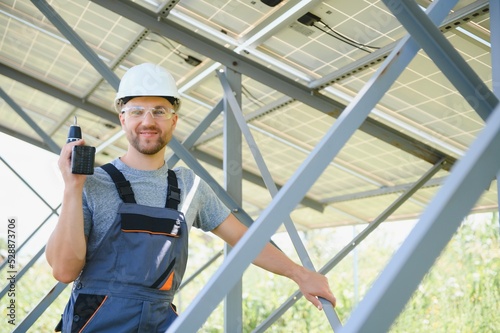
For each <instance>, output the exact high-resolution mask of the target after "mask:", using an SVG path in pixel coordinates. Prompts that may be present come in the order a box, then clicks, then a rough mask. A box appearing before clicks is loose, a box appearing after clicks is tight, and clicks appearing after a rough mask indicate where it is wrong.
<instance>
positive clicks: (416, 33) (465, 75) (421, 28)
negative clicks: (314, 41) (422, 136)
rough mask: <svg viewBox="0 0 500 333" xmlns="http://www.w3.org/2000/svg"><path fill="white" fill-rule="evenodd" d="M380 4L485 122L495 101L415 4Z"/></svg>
mask: <svg viewBox="0 0 500 333" xmlns="http://www.w3.org/2000/svg"><path fill="white" fill-rule="evenodd" d="M383 1H384V3H385V4H386V6H387V7H388V8H389V9H390V10H391V11H392V13H393V14H394V15H395V16H396V17H397V18H398V20H399V21H400V23H401V24H402V25H403V26H404V27H405V28H406V30H407V31H408V32H409V33H410V34H411V36H412V38H415V40H416V41H417V42H418V43H419V45H420V46H421V47H422V49H423V50H424V51H425V52H426V53H427V55H428V56H429V57H430V58H431V60H432V61H433V62H434V63H435V64H436V65H437V66H438V67H439V69H441V71H442V72H443V74H444V75H445V76H446V77H447V78H448V80H449V81H450V82H451V83H452V84H453V85H454V86H455V88H457V90H458V91H459V92H460V93H461V94H462V96H464V98H465V99H466V100H467V102H469V104H470V105H471V106H472V108H473V109H475V110H476V112H477V113H478V114H479V116H480V117H481V118H482V119H483V120H486V119H487V118H488V115H489V114H490V113H491V111H492V110H493V108H495V106H496V105H497V104H498V99H497V98H496V96H495V95H494V94H493V93H492V92H491V91H490V89H489V88H488V87H487V86H486V84H485V83H484V82H483V80H481V78H480V77H479V76H478V75H477V74H476V72H475V71H474V70H473V69H472V68H471V67H470V66H469V64H467V62H466V61H465V60H464V58H463V57H462V56H461V55H460V54H459V53H458V51H457V50H456V49H455V48H454V47H453V46H452V45H451V43H450V42H449V41H448V40H447V39H446V38H445V37H444V36H443V34H442V33H441V31H439V29H438V28H437V27H436V25H435V23H434V22H432V21H431V20H430V19H429V17H428V16H427V15H425V13H424V12H423V11H422V10H421V9H420V7H419V6H418V5H417V3H416V2H415V0H401V1H393V0H383Z"/></svg>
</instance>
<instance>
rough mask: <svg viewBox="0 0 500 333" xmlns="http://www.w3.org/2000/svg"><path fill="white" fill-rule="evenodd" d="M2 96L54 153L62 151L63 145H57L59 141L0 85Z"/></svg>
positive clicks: (0, 94) (0, 95)
mask: <svg viewBox="0 0 500 333" xmlns="http://www.w3.org/2000/svg"><path fill="white" fill-rule="evenodd" d="M0 97H1V98H3V100H4V101H6V102H7V104H9V106H10V107H11V108H12V109H13V110H14V111H16V113H17V114H18V115H19V116H20V117H21V118H22V119H23V120H24V121H25V122H27V123H28V125H29V126H30V127H31V128H32V129H33V130H34V131H35V132H36V134H38V135H39V136H40V137H41V138H42V139H43V141H44V142H45V143H46V144H47V146H49V148H50V150H51V151H52V152H53V153H56V154H58V153H59V152H60V151H61V147H59V146H58V145H57V143H55V142H54V140H52V138H51V137H50V136H49V135H48V134H47V133H45V131H44V130H43V129H42V128H41V127H40V126H38V124H37V123H36V122H35V121H34V120H33V119H31V117H30V116H29V115H28V114H27V113H26V112H25V111H24V110H23V108H21V107H20V106H19V104H17V103H16V102H15V101H14V100H13V99H12V98H10V96H9V95H8V94H7V93H6V92H5V91H4V90H3V89H2V88H1V87H0Z"/></svg>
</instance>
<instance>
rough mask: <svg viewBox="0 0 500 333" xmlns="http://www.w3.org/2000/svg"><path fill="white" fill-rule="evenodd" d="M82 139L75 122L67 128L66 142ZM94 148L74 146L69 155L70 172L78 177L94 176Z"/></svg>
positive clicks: (79, 129)
mask: <svg viewBox="0 0 500 333" xmlns="http://www.w3.org/2000/svg"><path fill="white" fill-rule="evenodd" d="M81 138H82V130H81V128H80V126H78V124H77V119H76V116H75V122H74V124H73V125H71V126H70V127H69V133H68V140H66V142H73V141H78V140H80V139H81ZM94 159H95V147H90V146H74V147H73V151H72V153H71V172H72V173H74V174H79V175H92V174H94Z"/></svg>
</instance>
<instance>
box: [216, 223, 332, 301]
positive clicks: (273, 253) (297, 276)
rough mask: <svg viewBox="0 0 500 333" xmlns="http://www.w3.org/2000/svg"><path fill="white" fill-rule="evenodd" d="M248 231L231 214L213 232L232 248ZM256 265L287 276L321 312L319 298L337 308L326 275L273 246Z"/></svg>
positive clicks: (266, 248) (269, 245)
mask: <svg viewBox="0 0 500 333" xmlns="http://www.w3.org/2000/svg"><path fill="white" fill-rule="evenodd" d="M246 231H247V227H246V226H245V225H244V224H242V223H241V222H240V221H239V220H238V219H237V218H236V217H235V216H234V215H233V214H230V215H229V216H228V217H227V219H226V220H224V222H222V223H221V224H220V225H219V226H218V227H217V228H215V229H214V230H212V232H213V233H214V234H215V235H217V236H219V237H220V238H222V239H223V240H224V241H225V242H226V243H228V244H229V245H231V246H234V245H235V244H236V243H237V242H238V241H239V240H240V238H241V237H242V236H243V235H244V234H245V232H246ZM254 264H255V265H257V266H259V267H261V268H263V269H265V270H267V271H269V272H272V273H275V274H278V275H282V276H286V277H288V278H290V279H291V280H293V281H295V283H297V284H298V286H299V288H300V291H301V292H302V294H303V295H304V297H305V298H306V299H307V300H308V301H309V302H311V303H312V304H314V306H316V307H317V308H318V309H320V310H321V309H322V305H321V302H320V301H319V300H318V299H317V297H323V298H325V299H327V300H328V301H329V302H331V303H332V305H333V306H335V304H336V299H335V296H334V295H333V293H332V291H331V290H330V287H329V285H328V280H327V279H326V277H325V276H324V275H322V274H319V273H317V272H313V271H310V270H308V269H306V268H304V267H302V266H300V265H297V264H296V263H294V262H293V261H292V260H291V259H290V258H288V257H287V256H286V255H285V254H284V253H283V252H281V251H280V250H278V249H277V248H276V247H274V246H273V245H271V244H266V246H265V247H264V249H263V250H262V252H261V253H260V254H259V255H258V256H257V258H256V259H255V261H254Z"/></svg>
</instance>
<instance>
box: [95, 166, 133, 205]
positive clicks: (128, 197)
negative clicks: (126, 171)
mask: <svg viewBox="0 0 500 333" xmlns="http://www.w3.org/2000/svg"><path fill="white" fill-rule="evenodd" d="M101 168H102V169H103V170H104V171H106V172H107V173H108V174H109V175H110V177H111V179H113V182H114V183H115V186H116V189H117V190H118V195H119V196H120V198H121V199H122V200H123V202H125V203H136V202H135V197H134V191H132V187H131V186H130V182H129V181H128V180H126V179H125V176H123V173H121V171H120V170H118V169H117V168H116V167H115V166H114V165H113V164H111V163H107V164H104V165H102V166H101Z"/></svg>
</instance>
